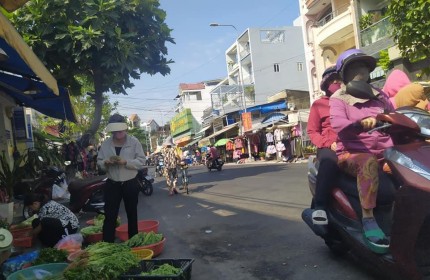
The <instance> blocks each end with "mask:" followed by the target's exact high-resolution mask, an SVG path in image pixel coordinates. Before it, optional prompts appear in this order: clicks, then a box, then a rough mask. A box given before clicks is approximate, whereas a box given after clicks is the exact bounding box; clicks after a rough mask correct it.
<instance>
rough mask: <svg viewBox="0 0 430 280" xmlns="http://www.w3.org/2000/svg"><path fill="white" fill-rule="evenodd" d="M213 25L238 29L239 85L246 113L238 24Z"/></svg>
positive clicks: (214, 25)
mask: <svg viewBox="0 0 430 280" xmlns="http://www.w3.org/2000/svg"><path fill="white" fill-rule="evenodd" d="M209 26H211V27H219V26H230V27H233V28H234V30H236V34H237V35H236V36H237V38H236V52H237V63H238V65H239V86H240V87H241V96H242V107H243V111H244V112H245V113H246V100H245V89H244V87H243V73H242V72H243V71H242V63H241V61H240V53H239V35H240V34H239V31H238V30H237V28H236V26H234V25H232V24H219V23H215V22H213V23H211V24H209Z"/></svg>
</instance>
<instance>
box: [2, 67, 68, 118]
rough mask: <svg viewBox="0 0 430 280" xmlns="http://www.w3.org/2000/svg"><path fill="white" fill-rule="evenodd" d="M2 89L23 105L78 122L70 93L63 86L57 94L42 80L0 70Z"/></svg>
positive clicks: (51, 115) (52, 115)
mask: <svg viewBox="0 0 430 280" xmlns="http://www.w3.org/2000/svg"><path fill="white" fill-rule="evenodd" d="M0 90H1V91H3V92H5V93H6V94H7V95H9V96H10V97H12V98H13V99H15V101H16V103H17V104H19V105H21V106H25V107H30V108H33V109H35V110H37V111H39V112H40V113H42V114H45V115H47V116H50V117H53V118H56V119H62V120H68V121H71V122H76V117H75V113H74V111H73V107H72V104H71V102H70V98H69V94H68V92H67V90H66V89H65V88H63V87H59V95H58V96H57V95H55V94H54V93H53V92H52V90H50V89H49V88H48V87H47V86H46V85H45V84H44V83H43V82H41V81H38V80H34V79H30V78H25V77H22V76H16V75H12V74H9V73H5V72H0ZM25 92H27V93H25Z"/></svg>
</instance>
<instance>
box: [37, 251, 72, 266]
mask: <svg viewBox="0 0 430 280" xmlns="http://www.w3.org/2000/svg"><path fill="white" fill-rule="evenodd" d="M67 254H68V253H67V251H65V250H58V249H56V248H43V249H40V252H39V256H38V257H37V259H36V260H34V262H33V265H39V264H45V263H63V262H65V261H67Z"/></svg>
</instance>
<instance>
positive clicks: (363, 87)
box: [346, 81, 378, 100]
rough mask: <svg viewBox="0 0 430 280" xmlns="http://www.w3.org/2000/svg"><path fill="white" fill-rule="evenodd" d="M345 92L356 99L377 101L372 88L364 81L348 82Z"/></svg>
mask: <svg viewBox="0 0 430 280" xmlns="http://www.w3.org/2000/svg"><path fill="white" fill-rule="evenodd" d="M346 92H347V93H348V94H350V95H352V96H354V97H357V98H361V99H375V100H378V97H377V96H376V95H375V94H374V93H373V88H372V87H371V86H370V85H369V84H368V83H366V82H364V81H350V82H349V83H348V84H346Z"/></svg>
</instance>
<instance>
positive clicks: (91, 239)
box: [84, 232, 103, 243]
mask: <svg viewBox="0 0 430 280" xmlns="http://www.w3.org/2000/svg"><path fill="white" fill-rule="evenodd" d="M84 239H85V242H87V243H96V242H100V241H102V240H103V232H99V233H93V234H89V235H87V236H85V237H84Z"/></svg>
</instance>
